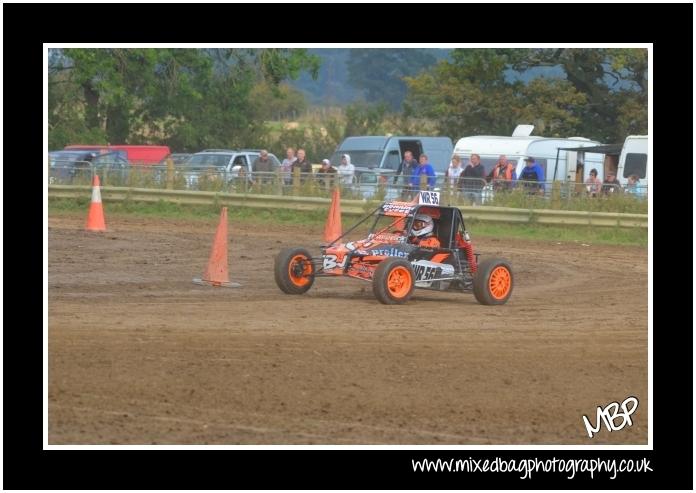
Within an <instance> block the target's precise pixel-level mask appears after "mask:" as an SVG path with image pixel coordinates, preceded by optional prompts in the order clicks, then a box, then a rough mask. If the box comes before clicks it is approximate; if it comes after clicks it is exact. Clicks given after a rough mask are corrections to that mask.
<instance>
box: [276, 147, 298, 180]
mask: <svg viewBox="0 0 696 493" xmlns="http://www.w3.org/2000/svg"><path fill="white" fill-rule="evenodd" d="M285 152H286V154H285V155H286V156H287V157H286V158H285V159H283V162H282V163H280V172H281V174H282V175H283V180H284V181H285V184H286V185H290V183H291V182H292V176H291V173H292V164H293V163H294V162H295V161H297V158H296V157H295V149H293V148H292V147H288V149H287V151H285Z"/></svg>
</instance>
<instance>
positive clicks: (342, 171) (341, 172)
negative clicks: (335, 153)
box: [338, 154, 355, 185]
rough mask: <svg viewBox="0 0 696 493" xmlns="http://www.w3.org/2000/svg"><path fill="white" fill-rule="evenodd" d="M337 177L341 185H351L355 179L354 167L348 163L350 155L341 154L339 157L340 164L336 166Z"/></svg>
mask: <svg viewBox="0 0 696 493" xmlns="http://www.w3.org/2000/svg"><path fill="white" fill-rule="evenodd" d="M338 176H339V177H340V180H341V185H352V184H353V178H354V177H355V166H353V165H352V164H351V162H350V155H349V154H343V155H342V156H341V164H339V165H338Z"/></svg>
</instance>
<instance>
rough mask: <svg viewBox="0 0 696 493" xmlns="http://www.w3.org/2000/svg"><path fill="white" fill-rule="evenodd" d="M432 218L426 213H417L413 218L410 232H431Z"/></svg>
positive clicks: (422, 233) (416, 234) (418, 234)
mask: <svg viewBox="0 0 696 493" xmlns="http://www.w3.org/2000/svg"><path fill="white" fill-rule="evenodd" d="M434 226H435V224H434V223H433V218H432V217H430V216H428V215H426V214H417V215H416V217H415V218H414V219H413V228H411V234H412V235H413V236H423V235H427V234H428V233H431V232H432V231H433V227H434Z"/></svg>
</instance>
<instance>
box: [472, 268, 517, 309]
mask: <svg viewBox="0 0 696 493" xmlns="http://www.w3.org/2000/svg"><path fill="white" fill-rule="evenodd" d="M512 286H513V276H512V267H510V263H509V262H508V261H507V260H503V259H499V258H491V259H486V260H484V261H482V262H481V263H479V264H478V268H477V269H476V274H475V276H474V296H475V297H476V300H477V301H478V302H479V303H481V304H482V305H502V304H504V303H506V302H507V300H508V299H509V298H510V295H511V294H512Z"/></svg>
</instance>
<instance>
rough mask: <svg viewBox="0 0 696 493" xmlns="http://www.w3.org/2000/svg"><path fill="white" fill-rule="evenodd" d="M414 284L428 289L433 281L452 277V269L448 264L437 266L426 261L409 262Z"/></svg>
mask: <svg viewBox="0 0 696 493" xmlns="http://www.w3.org/2000/svg"><path fill="white" fill-rule="evenodd" d="M411 267H413V273H414V274H415V276H416V282H418V285H419V286H421V287H429V286H430V285H431V284H432V280H433V279H439V278H442V277H451V276H453V275H454V267H453V266H452V265H450V264H438V263H435V262H430V261H428V260H416V261H414V262H411Z"/></svg>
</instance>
